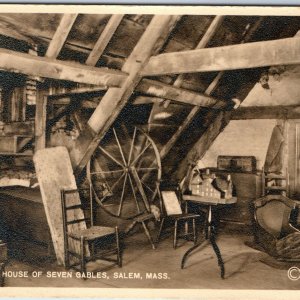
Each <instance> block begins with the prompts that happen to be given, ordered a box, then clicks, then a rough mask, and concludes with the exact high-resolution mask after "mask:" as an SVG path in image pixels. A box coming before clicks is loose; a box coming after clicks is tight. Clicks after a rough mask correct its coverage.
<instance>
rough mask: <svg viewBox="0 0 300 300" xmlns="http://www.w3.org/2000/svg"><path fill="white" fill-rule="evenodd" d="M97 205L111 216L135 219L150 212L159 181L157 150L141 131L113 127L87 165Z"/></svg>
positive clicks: (159, 162)
mask: <svg viewBox="0 0 300 300" xmlns="http://www.w3.org/2000/svg"><path fill="white" fill-rule="evenodd" d="M87 177H88V179H89V181H90V182H91V184H92V190H93V193H94V196H95V199H96V201H97V202H98V204H99V205H100V206H101V207H102V208H103V209H104V210H105V211H106V212H108V213H109V214H110V215H112V216H115V217H118V218H122V219H134V218H135V217H137V216H138V215H141V214H143V213H145V212H150V205H151V204H152V203H153V202H154V200H155V198H156V194H157V182H159V180H160V178H161V161H160V156H159V151H158V149H157V147H156V145H155V143H154V142H153V140H152V139H151V138H150V137H149V135H147V134H146V133H145V132H143V131H142V130H141V129H139V128H137V127H134V128H127V127H125V126H124V125H122V126H119V127H117V128H116V127H115V128H112V129H111V130H110V131H109V132H108V133H107V135H106V137H105V139H104V140H103V141H102V142H101V143H100V144H99V146H98V148H97V150H96V151H95V153H94V154H93V157H92V159H91V160H90V162H89V163H88V165H87Z"/></svg>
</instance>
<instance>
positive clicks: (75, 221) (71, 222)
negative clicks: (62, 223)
mask: <svg viewBox="0 0 300 300" xmlns="http://www.w3.org/2000/svg"><path fill="white" fill-rule="evenodd" d="M87 221H90V219H89V218H83V219H78V220H72V221H67V222H66V223H67V225H71V224H76V223H80V222H87Z"/></svg>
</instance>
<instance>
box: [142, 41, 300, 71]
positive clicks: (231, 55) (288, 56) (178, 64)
mask: <svg viewBox="0 0 300 300" xmlns="http://www.w3.org/2000/svg"><path fill="white" fill-rule="evenodd" d="M299 63H300V38H299V37H293V38H285V39H279V40H272V41H263V42H253V43H244V44H238V45H230V46H222V47H215V48H206V49H198V50H189V51H182V52H173V53H165V54H160V55H157V56H153V57H151V59H150V60H149V63H148V64H147V66H145V68H144V70H143V72H142V75H143V76H159V75H166V74H181V73H195V72H214V71H225V70H235V69H247V68H259V67H268V66H275V65H291V64H299Z"/></svg>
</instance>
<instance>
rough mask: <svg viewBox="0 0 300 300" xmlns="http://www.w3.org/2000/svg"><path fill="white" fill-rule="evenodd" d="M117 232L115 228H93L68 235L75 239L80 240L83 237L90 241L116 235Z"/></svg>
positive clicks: (75, 231)
mask: <svg viewBox="0 0 300 300" xmlns="http://www.w3.org/2000/svg"><path fill="white" fill-rule="evenodd" d="M115 232H116V229H115V228H114V227H105V226H92V227H90V228H87V229H82V230H74V231H73V232H69V233H68V235H69V236H70V237H72V238H75V239H80V237H82V236H83V237H84V238H85V239H86V240H88V241H90V240H94V239H97V238H100V237H104V236H106V235H110V234H115Z"/></svg>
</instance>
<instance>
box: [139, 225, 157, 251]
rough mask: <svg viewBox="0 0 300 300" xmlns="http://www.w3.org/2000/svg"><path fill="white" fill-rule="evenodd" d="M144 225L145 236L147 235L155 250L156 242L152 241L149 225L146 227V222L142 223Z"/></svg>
mask: <svg viewBox="0 0 300 300" xmlns="http://www.w3.org/2000/svg"><path fill="white" fill-rule="evenodd" d="M142 225H143V228H144V231H145V234H146V236H147V238H148V240H149V242H150V244H151V246H152V249H153V250H155V249H156V247H155V245H154V242H153V240H152V237H151V235H150V232H149V230H148V227H147V225H146V223H145V222H144V221H142Z"/></svg>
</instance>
